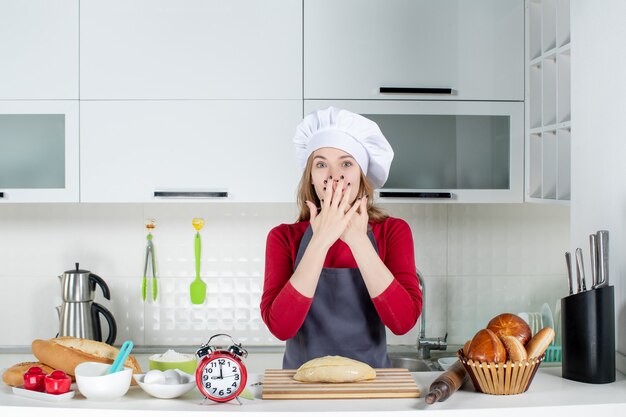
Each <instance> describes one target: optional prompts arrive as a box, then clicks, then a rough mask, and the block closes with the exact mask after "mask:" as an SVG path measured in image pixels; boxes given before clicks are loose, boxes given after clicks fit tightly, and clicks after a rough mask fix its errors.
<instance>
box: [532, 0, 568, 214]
mask: <svg viewBox="0 0 626 417" xmlns="http://www.w3.org/2000/svg"><path fill="white" fill-rule="evenodd" d="M526 13H527V19H526V20H527V25H528V27H527V31H526V32H527V42H526V45H527V46H526V56H527V61H526V63H527V68H528V71H527V75H526V77H527V81H526V85H527V89H526V115H527V116H526V131H527V135H526V155H527V157H526V193H525V200H526V201H529V202H539V203H565V204H569V200H570V196H571V127H572V121H571V93H570V91H571V86H570V72H571V70H570V68H571V46H570V4H569V0H527V4H526Z"/></svg>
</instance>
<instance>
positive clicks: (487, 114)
mask: <svg viewBox="0 0 626 417" xmlns="http://www.w3.org/2000/svg"><path fill="white" fill-rule="evenodd" d="M328 106H334V107H338V108H344V109H347V110H350V111H353V112H355V113H359V114H362V115H363V116H365V117H367V118H369V119H371V120H373V121H375V122H376V123H377V124H378V126H379V127H380V129H381V131H382V132H383V134H384V135H385V137H386V138H387V140H388V141H389V143H390V144H391V147H392V148H393V150H394V158H393V163H392V164H391V169H390V171H389V178H388V179H387V182H386V183H385V185H384V188H382V189H380V190H379V192H378V195H379V197H380V200H379V201H380V202H384V203H416V202H428V203H432V202H437V203H521V202H522V201H523V189H524V103H521V102H485V101H479V102H478V101H440V100H438V101H425V100H412V101H408V100H394V101H381V100H307V101H305V104H304V109H305V113H308V112H310V111H313V110H315V109H321V108H326V107H328Z"/></svg>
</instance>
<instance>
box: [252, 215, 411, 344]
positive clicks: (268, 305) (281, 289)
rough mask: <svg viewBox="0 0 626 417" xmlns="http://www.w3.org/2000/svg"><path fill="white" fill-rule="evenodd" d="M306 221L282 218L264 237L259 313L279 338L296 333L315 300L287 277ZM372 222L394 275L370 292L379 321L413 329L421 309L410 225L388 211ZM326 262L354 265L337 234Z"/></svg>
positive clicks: (333, 265)
mask: <svg viewBox="0 0 626 417" xmlns="http://www.w3.org/2000/svg"><path fill="white" fill-rule="evenodd" d="M308 226H309V222H308V221H305V222H298V223H294V224H281V225H280V226H277V227H275V228H273V229H272V230H271V231H270V232H269V235H268V237H267V246H266V252H265V283H264V287H263V296H262V297H261V316H262V318H263V321H264V322H265V324H266V325H267V327H268V328H269V330H270V332H272V334H273V335H274V336H276V337H277V338H278V339H280V340H287V339H290V338H292V337H294V336H295V335H296V333H297V332H298V330H299V329H300V327H301V326H302V323H304V319H305V318H306V315H307V313H308V311H309V307H310V306H311V303H312V302H313V298H309V297H306V296H304V295H302V294H301V293H300V292H298V290H296V289H295V288H294V287H293V286H292V285H291V283H290V282H289V279H290V278H291V276H292V275H293V271H294V268H295V262H296V255H297V253H298V247H299V246H300V241H301V240H302V236H303V235H304V232H305V231H306V228H307V227H308ZM370 227H371V228H372V231H373V233H374V237H375V239H376V244H377V246H378V253H379V255H380V258H381V259H382V261H383V262H384V263H385V265H386V266H387V268H388V269H389V271H390V272H391V273H392V274H393V276H394V278H395V279H394V280H393V281H392V282H391V284H390V285H389V286H388V287H387V288H386V289H385V290H384V291H383V292H382V293H381V294H379V295H378V296H377V297H374V298H372V302H373V303H374V307H375V308H376V311H377V312H378V315H379V316H380V319H381V320H382V322H383V324H385V326H387V327H388V328H389V329H390V330H391V331H392V332H393V333H394V334H404V333H406V332H408V331H409V330H411V328H412V327H413V326H414V325H415V323H416V322H417V319H418V317H419V315H420V314H421V312H422V292H421V290H420V289H419V283H418V279H417V273H416V271H415V256H414V253H413V236H412V234H411V229H410V228H409V225H408V224H407V223H406V222H405V221H404V220H401V219H396V218H392V217H389V218H387V219H386V220H384V221H382V222H380V223H370ZM324 268H357V264H356V261H355V260H354V257H353V256H352V251H351V250H350V248H349V247H348V245H346V244H345V243H344V242H343V241H341V240H337V242H335V243H334V244H333V246H331V248H330V250H329V251H328V254H327V256H326V259H325V261H324Z"/></svg>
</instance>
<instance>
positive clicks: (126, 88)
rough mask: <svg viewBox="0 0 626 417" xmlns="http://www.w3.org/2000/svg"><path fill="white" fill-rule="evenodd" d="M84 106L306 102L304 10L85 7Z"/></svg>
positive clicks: (140, 1)
mask: <svg viewBox="0 0 626 417" xmlns="http://www.w3.org/2000/svg"><path fill="white" fill-rule="evenodd" d="M80 73H81V76H80V94H81V99H300V100H301V99H302V3H301V2H300V1H293V0H265V1H256V0H230V1H220V0H186V1H184V2H181V1H178V0H134V1H130V2H129V1H127V0H107V1H101V0H83V1H81V7H80Z"/></svg>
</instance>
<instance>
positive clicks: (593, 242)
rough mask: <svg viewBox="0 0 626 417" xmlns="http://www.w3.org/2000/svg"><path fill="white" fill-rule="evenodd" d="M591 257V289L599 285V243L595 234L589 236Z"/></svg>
mask: <svg viewBox="0 0 626 417" xmlns="http://www.w3.org/2000/svg"><path fill="white" fill-rule="evenodd" d="M589 255H590V258H591V288H594V287H595V286H596V284H597V283H598V241H597V239H596V235H595V234H591V235H589Z"/></svg>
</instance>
